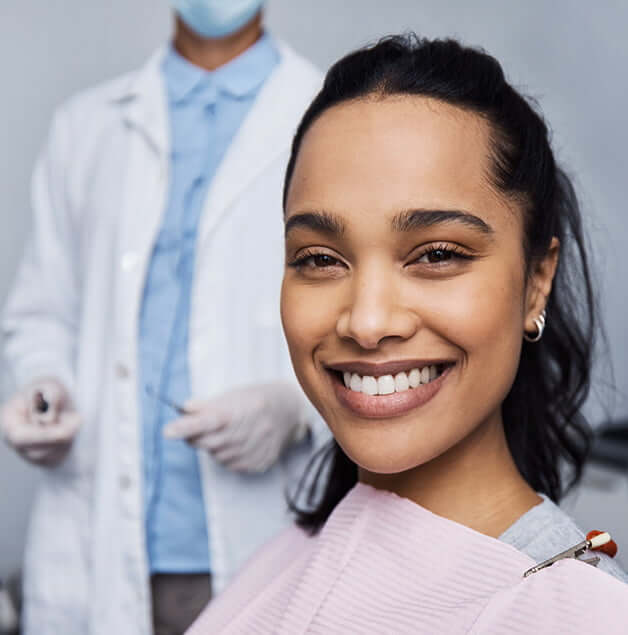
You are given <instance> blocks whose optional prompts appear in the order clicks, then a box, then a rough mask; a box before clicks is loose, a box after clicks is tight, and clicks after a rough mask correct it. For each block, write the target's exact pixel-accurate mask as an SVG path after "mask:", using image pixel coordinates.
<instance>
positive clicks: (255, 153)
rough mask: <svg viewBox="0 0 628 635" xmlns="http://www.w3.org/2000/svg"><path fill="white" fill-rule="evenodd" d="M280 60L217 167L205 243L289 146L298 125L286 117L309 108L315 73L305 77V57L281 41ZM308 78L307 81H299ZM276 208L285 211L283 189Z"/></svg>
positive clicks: (202, 237)
mask: <svg viewBox="0 0 628 635" xmlns="http://www.w3.org/2000/svg"><path fill="white" fill-rule="evenodd" d="M277 45H278V46H277V48H278V50H279V54H280V62H279V64H278V66H277V67H276V68H275V70H274V71H273V72H272V73H271V74H270V75H269V76H268V78H267V79H266V81H265V82H264V84H263V86H262V87H261V89H260V91H259V93H258V95H257V98H256V100H255V103H254V105H253V107H252V108H251V110H250V111H249V114H248V115H247V117H246V118H245V120H244V122H243V123H242V125H241V126H240V129H239V130H238V132H237V134H236V136H235V138H234V140H233V142H232V143H231V145H230V147H229V149H228V150H227V154H226V155H225V157H224V159H223V161H222V163H221V164H220V166H219V167H218V170H217V171H216V174H215V175H214V179H213V181H212V185H211V187H210V190H209V192H208V198H207V202H206V205H207V207H208V208H209V209H211V210H212V213H210V214H205V215H204V219H203V222H202V224H201V228H200V244H201V245H202V244H203V241H204V240H205V239H206V238H207V237H208V236H209V235H210V234H211V232H212V230H213V228H214V227H216V226H217V224H218V223H219V222H220V221H221V219H222V217H223V216H224V214H225V213H226V212H227V211H228V210H229V208H230V206H231V204H232V203H233V201H234V200H235V199H236V198H237V196H238V194H239V193H240V192H241V191H243V190H245V189H246V188H247V187H249V186H250V185H251V184H252V183H253V182H254V181H255V180H256V179H257V178H259V176H260V175H261V174H263V172H264V170H265V169H266V168H267V167H268V165H269V164H270V163H272V162H273V161H275V160H276V159H277V158H278V157H279V156H280V155H281V154H283V153H286V152H287V151H288V149H289V148H290V144H291V142H292V137H293V135H294V132H295V131H294V129H293V128H292V127H291V126H287V125H286V121H293V120H294V119H295V111H297V112H298V116H300V114H301V113H302V112H304V110H305V107H306V106H307V104H305V105H304V103H303V95H304V91H305V86H308V88H311V86H310V85H309V84H307V82H311V78H309V79H308V78H307V77H303V78H302V77H301V70H302V66H301V64H302V62H301V61H300V60H299V58H298V56H297V55H296V54H295V53H294V52H293V51H292V49H290V47H288V46H287V45H285V44H283V43H282V42H280V41H278V42H277ZM301 81H303V82H304V86H300V85H299V83H300V82H301ZM277 199H278V208H277V213H278V214H280V213H281V195H280V194H278V197H277Z"/></svg>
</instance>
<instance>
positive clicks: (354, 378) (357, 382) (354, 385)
mask: <svg viewBox="0 0 628 635" xmlns="http://www.w3.org/2000/svg"><path fill="white" fill-rule="evenodd" d="M349 388H351V390H354V391H355V392H362V378H361V377H360V375H356V374H355V373H353V375H351V383H350V384H349Z"/></svg>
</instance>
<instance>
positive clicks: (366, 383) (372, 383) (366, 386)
mask: <svg viewBox="0 0 628 635" xmlns="http://www.w3.org/2000/svg"><path fill="white" fill-rule="evenodd" d="M377 390H378V387H377V379H375V377H371V376H370V375H365V376H364V377H362V392H363V393H364V394H365V395H376V394H377Z"/></svg>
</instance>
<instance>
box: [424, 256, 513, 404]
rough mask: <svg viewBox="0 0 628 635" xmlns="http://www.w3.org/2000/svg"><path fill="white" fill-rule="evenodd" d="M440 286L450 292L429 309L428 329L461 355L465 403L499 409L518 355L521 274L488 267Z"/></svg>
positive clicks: (439, 295)
mask: <svg viewBox="0 0 628 635" xmlns="http://www.w3.org/2000/svg"><path fill="white" fill-rule="evenodd" d="M445 284H448V285H449V288H448V289H447V291H446V292H443V291H444V290H443V289H441V290H440V292H439V293H438V300H436V298H434V304H433V306H432V307H431V309H430V315H431V316H433V317H432V318H431V320H432V321H431V323H430V326H431V328H433V330H434V331H436V332H437V333H438V334H439V335H440V336H441V337H443V338H444V339H446V340H448V341H449V342H451V343H453V344H454V345H455V346H456V347H457V348H459V349H460V350H461V351H462V370H463V371H464V372H465V373H466V380H467V382H468V384H467V385H468V386H469V387H472V393H471V394H469V395H467V397H468V398H469V399H470V400H471V401H472V402H481V401H484V403H485V405H486V406H487V407H489V408H491V407H493V408H494V407H499V406H500V405H501V401H503V399H504V398H505V397H506V395H507V393H508V391H509V390H510V387H511V385H512V382H513V380H514V377H515V375H516V371H517V367H518V364H519V357H520V353H521V341H522V332H523V274H522V273H521V274H520V273H519V271H518V269H517V268H515V267H512V268H510V269H505V268H503V267H500V268H488V267H487V270H486V271H480V272H477V273H470V274H469V275H467V276H462V277H460V278H458V279H453V280H451V281H450V282H447V283H445ZM476 395H477V396H476ZM480 395H481V396H482V399H481V400H480V399H478V397H479V396H480Z"/></svg>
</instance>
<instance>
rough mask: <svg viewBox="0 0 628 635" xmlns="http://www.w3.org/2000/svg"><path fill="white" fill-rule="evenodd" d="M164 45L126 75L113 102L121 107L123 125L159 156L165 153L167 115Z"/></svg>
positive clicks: (167, 140)
mask: <svg viewBox="0 0 628 635" xmlns="http://www.w3.org/2000/svg"><path fill="white" fill-rule="evenodd" d="M166 53H167V46H162V47H160V48H159V49H158V50H157V51H156V52H155V53H153V55H151V57H150V58H149V59H148V61H147V62H146V64H144V66H143V67H142V68H140V69H139V70H138V71H137V72H135V73H132V74H130V75H129V76H128V80H127V81H126V82H124V83H123V85H122V86H121V88H120V91H119V92H118V94H117V95H115V96H114V97H113V99H112V102H113V103H114V104H115V105H117V106H118V107H120V109H121V112H122V117H123V119H124V121H125V122H126V124H127V125H128V126H129V127H131V128H135V129H137V130H138V131H140V132H141V133H142V134H143V135H144V136H145V138H146V140H147V141H148V143H149V144H150V145H151V146H152V147H153V149H154V150H155V151H156V152H157V153H158V154H165V153H166V152H167V148H168V144H169V139H168V112H167V104H166V99H165V86H164V80H163V76H162V73H161V65H162V63H163V60H164V57H165V55H166Z"/></svg>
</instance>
